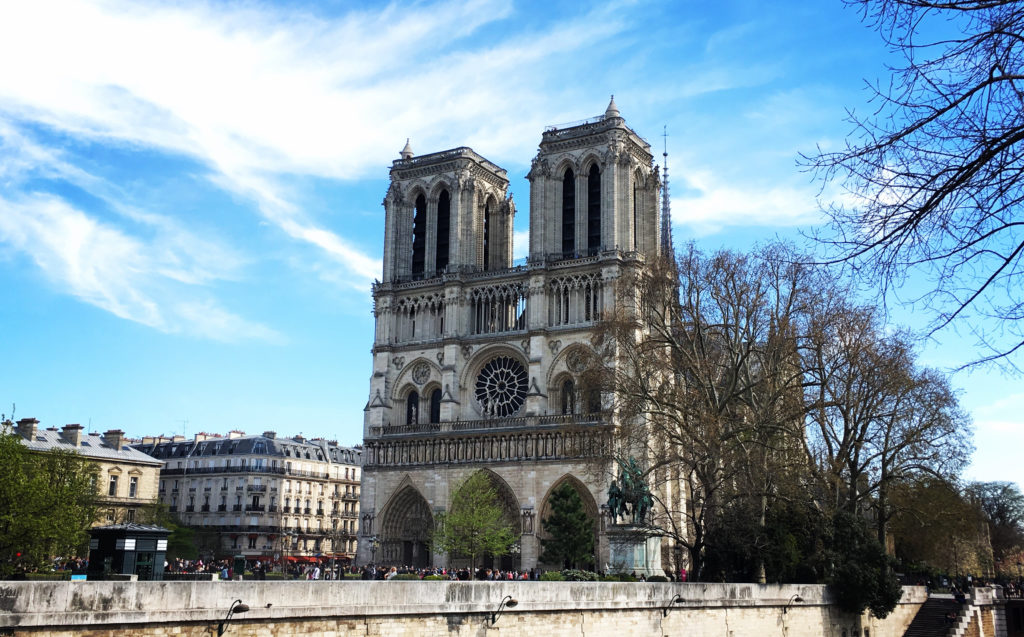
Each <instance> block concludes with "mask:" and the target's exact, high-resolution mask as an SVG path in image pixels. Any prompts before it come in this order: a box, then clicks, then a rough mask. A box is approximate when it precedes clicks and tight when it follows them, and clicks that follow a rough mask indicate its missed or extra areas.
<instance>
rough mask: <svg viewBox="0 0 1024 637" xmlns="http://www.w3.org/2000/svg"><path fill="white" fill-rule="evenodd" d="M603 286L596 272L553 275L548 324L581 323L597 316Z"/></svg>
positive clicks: (598, 315)
mask: <svg viewBox="0 0 1024 637" xmlns="http://www.w3.org/2000/svg"><path fill="white" fill-rule="evenodd" d="M603 289H604V286H603V285H602V281H601V276H600V274H598V273H592V274H582V275H572V276H565V277H559V278H557V279H552V280H551V282H550V283H549V284H548V290H549V291H550V295H551V296H550V303H549V304H548V325H550V326H551V327H558V326H561V325H580V324H584V323H592V322H595V321H598V320H600V318H601V306H602V304H603V301H604V298H603V297H604V295H603Z"/></svg>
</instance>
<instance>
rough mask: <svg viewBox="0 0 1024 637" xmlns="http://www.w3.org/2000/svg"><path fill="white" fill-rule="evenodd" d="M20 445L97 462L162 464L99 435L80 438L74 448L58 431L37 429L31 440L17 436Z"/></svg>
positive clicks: (93, 434) (33, 449) (87, 435)
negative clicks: (71, 454)
mask: <svg viewBox="0 0 1024 637" xmlns="http://www.w3.org/2000/svg"><path fill="white" fill-rule="evenodd" d="M18 437H19V438H20V439H21V443H22V444H23V445H25V446H26V447H28V448H29V449H31V450H32V451H58V450H60V451H70V452H72V453H77V454H79V455H81V456H85V457H86V458H95V459H97V460H113V461H116V462H132V463H136V464H147V465H160V464H163V463H161V462H160V461H158V460H154V459H153V457H152V456H149V455H146V454H145V453H142V452H141V451H138V450H137V449H133V448H132V447H130V446H128V445H122V446H121V448H120V449H117V448H116V447H114V446H113V445H111V444H110V443H108V442H107V441H106V439H105V438H104V437H103V436H102V435H101V434H99V433H91V434H86V435H83V436H82V441H81V443H80V444H79V446H77V447H76V446H75V445H74V444H72V443H71V442H70V441H69V440H67V439H65V438H64V437H63V436H61V432H60V430H58V429H56V428H50V429H37V430H36V431H35V435H34V436H33V437H32V438H28V437H26V436H24V435H22V434H18Z"/></svg>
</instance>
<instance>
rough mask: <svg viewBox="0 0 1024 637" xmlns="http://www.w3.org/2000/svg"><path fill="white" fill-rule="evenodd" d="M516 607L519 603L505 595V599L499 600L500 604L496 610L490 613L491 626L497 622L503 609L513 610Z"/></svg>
mask: <svg viewBox="0 0 1024 637" xmlns="http://www.w3.org/2000/svg"><path fill="white" fill-rule="evenodd" d="M518 605H519V602H518V601H516V600H514V599H512V596H511V595H506V596H505V597H503V598H502V599H501V603H500V604H498V610H496V611H494V612H493V613H491V626H493V625H494V622H496V621H498V615H500V614H501V611H502V610H503V609H505V608H515V607H516V606H518Z"/></svg>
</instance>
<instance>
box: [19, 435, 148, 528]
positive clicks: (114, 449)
mask: <svg viewBox="0 0 1024 637" xmlns="http://www.w3.org/2000/svg"><path fill="white" fill-rule="evenodd" d="M15 431H16V432H17V434H18V435H19V436H21V440H22V444H24V445H25V446H26V447H28V448H29V449H31V450H32V451H38V452H47V451H55V450H61V451H70V452H73V453H76V454H78V455H80V456H83V457H84V458H87V459H88V460H89V461H90V462H93V463H95V464H96V465H97V467H98V469H99V474H98V476H97V480H96V507H97V517H96V522H95V523H94V524H93V526H103V525H107V524H124V523H131V522H135V521H136V519H138V520H140V521H141V520H142V519H143V517H144V515H143V509H145V508H146V507H147V506H151V505H153V504H154V503H155V502H156V500H157V483H158V482H159V478H160V466H161V465H162V464H163V463H161V462H160V461H159V460H155V459H154V458H152V457H150V456H148V455H146V454H144V453H141V452H139V451H136V450H135V449H132V448H131V447H130V446H128V445H127V444H126V440H125V437H124V432H123V431H121V430H119V429H112V430H110V431H108V432H106V433H104V434H102V435H100V434H99V433H88V434H83V433H82V426H81V425H77V424H74V425H65V426H64V427H63V428H61V429H57V428H56V427H50V428H47V429H40V428H39V421H38V420H36V419H35V418H22V419H21V420H19V421H18V423H17V427H16V428H15Z"/></svg>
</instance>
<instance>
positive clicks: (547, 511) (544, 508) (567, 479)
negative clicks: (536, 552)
mask: <svg viewBox="0 0 1024 637" xmlns="http://www.w3.org/2000/svg"><path fill="white" fill-rule="evenodd" d="M565 485H568V486H570V487H571V488H572V489H573V490H574V491H575V492H576V494H577V495H578V496H579V497H580V500H582V502H583V510H584V511H585V512H586V514H587V517H588V518H589V519H590V521H591V525H592V528H593V534H594V552H595V555H594V565H595V567H596V566H598V562H597V555H596V553H597V550H598V532H599V531H600V525H599V521H600V518H599V517H598V513H599V510H598V508H597V502H596V501H595V500H594V496H593V495H591V494H590V490H589V489H587V487H586V486H585V485H584V484H583V482H581V481H580V480H579V478H577V477H575V476H573V475H571V474H566V475H564V476H562V477H561V478H559V479H558V480H556V481H555V483H554V484H552V485H551V488H550V489H548V492H547V493H546V494H544V501H543V503H542V504H541V507H540V519H539V521H538V528H537V539H538V540H539V542H540V544H541V546H542V547H543V545H544V540H549V539H551V534H550V533H548V532H547V530H545V528H544V520H547V519H548V518H550V517H551V514H552V512H553V510H552V507H551V500H552V494H554V493H555V491H558V490H559V489H561V488H562V487H563V486H565ZM541 553H543V549H541ZM541 566H542V567H543V568H547V569H561V568H562V567H563V565H562V564H550V563H542V564H541Z"/></svg>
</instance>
